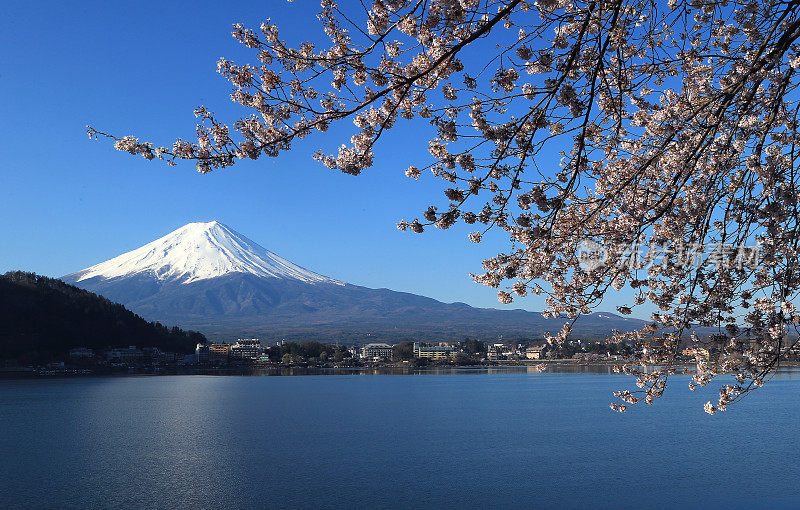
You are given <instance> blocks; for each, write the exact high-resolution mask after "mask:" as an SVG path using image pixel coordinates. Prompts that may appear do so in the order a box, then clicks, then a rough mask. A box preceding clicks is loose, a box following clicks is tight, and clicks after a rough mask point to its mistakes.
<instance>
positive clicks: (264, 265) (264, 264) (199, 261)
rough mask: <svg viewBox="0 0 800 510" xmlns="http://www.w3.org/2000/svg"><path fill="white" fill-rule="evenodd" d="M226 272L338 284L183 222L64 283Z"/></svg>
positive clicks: (228, 233)
mask: <svg viewBox="0 0 800 510" xmlns="http://www.w3.org/2000/svg"><path fill="white" fill-rule="evenodd" d="M231 273H246V274H251V275H255V276H258V277H263V278H290V279H293V280H299V281H301V282H306V283H321V282H325V283H336V284H340V285H341V282H337V281H336V280H333V279H331V278H328V277H326V276H322V275H319V274H317V273H314V272H311V271H309V270H307V269H303V268H302V267H300V266H297V265H295V264H292V263H291V262H289V261H288V260H286V259H284V258H281V257H279V256H278V255H275V254H274V253H272V252H271V251H269V250H267V249H266V248H264V247H262V246H260V245H259V244H257V243H255V242H253V241H251V240H250V239H248V238H247V237H245V236H243V235H242V234H239V233H238V232H235V231H234V230H232V229H231V228H229V227H227V226H225V225H223V224H222V223H219V222H218V221H209V222H198V223H189V224H188V225H184V226H183V227H181V228H179V229H177V230H175V231H174V232H170V233H169V234H167V235H165V236H164V237H162V238H160V239H156V240H155V241H153V242H152V243H148V244H146V245H144V246H142V247H141V248H137V249H135V250H133V251H129V252H128V253H123V254H122V255H120V256H118V257H114V258H113V259H111V260H107V261H106V262H102V263H100V264H97V265H94V266H92V267H89V268H87V269H84V270H83V271H78V272H77V273H73V274H71V275H67V276H66V277H65V278H68V279H71V280H72V279H74V281H75V282H76V283H77V282H81V281H84V280H90V279H92V278H95V277H97V278H104V279H110V278H121V277H127V276H134V275H150V276H152V277H154V278H155V279H156V280H159V281H174V282H179V283H183V284H188V283H192V282H196V281H199V280H208V279H210V278H217V277H220V276H223V275H226V274H231Z"/></svg>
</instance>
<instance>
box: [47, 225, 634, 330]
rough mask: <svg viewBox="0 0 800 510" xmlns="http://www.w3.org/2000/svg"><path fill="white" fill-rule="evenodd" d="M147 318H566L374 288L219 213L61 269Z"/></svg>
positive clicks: (461, 323) (413, 322)
mask: <svg viewBox="0 0 800 510" xmlns="http://www.w3.org/2000/svg"><path fill="white" fill-rule="evenodd" d="M62 279H63V280H64V281H65V282H67V283H71V284H73V285H77V286H78V287H82V288H85V289H87V290H90V291H92V292H95V293H97V294H100V295H102V296H105V297H106V298H108V299H110V300H112V301H116V302H119V303H122V304H123V305H125V306H126V307H127V308H128V309H130V310H132V311H134V312H136V313H138V314H139V315H141V316H142V317H144V318H146V319H148V320H152V321H160V322H162V323H163V324H169V325H178V326H181V327H183V328H189V329H195V330H199V331H201V332H202V333H204V334H205V335H206V336H207V337H209V338H212V339H218V338H222V339H230V338H232V337H233V338H235V337H236V336H237V335H238V336H242V335H247V336H261V337H264V338H286V339H317V340H323V341H335V340H344V341H350V342H353V341H359V340H371V341H374V340H375V339H379V338H382V339H386V340H404V339H417V340H443V339H448V338H449V339H454V338H455V339H463V338H464V337H465V336H469V337H471V338H480V339H485V340H492V339H496V338H497V337H498V336H499V335H504V336H505V337H506V338H515V337H525V338H536V337H541V336H542V335H544V334H545V333H556V332H557V331H558V330H559V329H560V328H561V325H562V324H563V323H564V320H563V319H545V318H544V317H542V315H541V314H540V313H536V312H527V311H524V310H495V309H491V308H473V307H471V306H468V305H466V304H464V303H449V304H448V303H442V302H440V301H436V300H435V299H431V298H427V297H424V296H418V295H415V294H410V293H407V292H397V291H393V290H389V289H370V288H367V287H361V286H358V285H352V284H349V283H344V282H340V281H337V280H334V279H332V278H328V277H327V276H322V275H320V274H317V273H314V272H313V271H309V270H307V269H304V268H302V267H300V266H298V265H295V264H293V263H291V262H289V261H288V260H286V259H283V258H281V257H279V256H278V255H276V254H274V253H272V252H271V251H269V250H267V249H266V248H264V247H262V246H261V245H259V244H258V243H256V242H254V241H252V240H250V239H248V238H247V237H245V236H243V235H241V234H239V233H237V232H236V231H234V230H233V229H231V228H229V227H227V226H225V225H223V224H221V223H219V222H216V221H211V222H207V223H190V224H188V225H185V226H183V227H181V228H179V229H178V230H175V231H174V232H172V233H170V234H167V235H166V236H164V237H162V238H160V239H157V240H155V241H153V242H151V243H148V244H146V245H144V246H142V247H141V248H137V249H135V250H133V251H131V252H128V253H125V254H122V255H120V256H118V257H114V258H113V259H111V260H108V261H106V262H102V263H100V264H97V265H94V266H92V267H89V268H86V269H84V270H82V271H78V272H76V273H72V274H69V275H67V276H64V277H63V278H62ZM641 324H642V321H639V320H637V319H626V318H623V317H619V316H617V315H614V314H610V313H603V314H592V315H590V316H587V317H583V318H581V320H579V321H578V322H577V323H576V324H575V326H574V327H573V332H574V333H575V335H576V336H583V337H602V336H605V335H607V334H608V333H610V332H611V330H612V329H619V330H631V329H634V328H638V327H640V326H641Z"/></svg>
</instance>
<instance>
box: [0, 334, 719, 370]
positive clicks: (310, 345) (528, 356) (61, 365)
mask: <svg viewBox="0 0 800 510" xmlns="http://www.w3.org/2000/svg"><path fill="white" fill-rule="evenodd" d="M645 348H646V347H645ZM641 350H642V348H641V347H640V348H639V349H635V348H633V347H632V346H630V345H628V344H625V343H607V342H601V341H579V340H574V341H570V342H566V343H565V344H563V345H561V346H558V347H553V346H551V345H550V344H548V343H541V342H533V341H519V342H516V341H513V342H512V341H502V339H500V340H499V341H497V342H494V343H487V342H483V341H480V340H474V339H465V340H463V341H460V342H452V341H450V342H435V343H426V342H414V341H402V342H399V343H396V344H389V343H384V342H373V343H368V344H364V345H337V344H323V343H320V342H317V341H313V340H310V341H300V342H287V341H283V340H278V341H274V342H271V343H269V344H267V343H263V342H262V340H261V339H259V338H240V339H237V340H236V341H233V342H216V343H198V344H197V345H196V347H195V351H194V352H193V353H176V352H166V351H162V350H160V349H158V348H156V347H141V348H140V347H137V346H135V345H131V346H128V347H109V348H107V349H90V348H86V347H76V348H73V349H71V350H69V353H68V356H67V357H66V359H64V360H56V361H51V362H48V363H47V364H44V365H37V364H22V363H19V362H17V363H13V362H7V363H6V364H5V366H3V367H0V374H2V375H5V376H24V375H29V376H65V375H123V374H203V373H208V374H231V373H250V372H252V371H260V370H269V369H277V368H287V367H295V368H320V369H324V368H360V367H369V368H381V367H386V368H397V367H402V368H425V367H442V366H446V367H459V366H464V367H474V366H499V365H512V366H513V365H529V364H530V365H538V364H541V363H548V364H549V363H559V364H565V363H566V364H575V365H579V364H590V363H591V364H622V363H627V362H631V361H633V360H634V358H635V356H636V355H637V354H641ZM714 354H715V353H714V350H713V349H707V348H703V347H686V348H684V349H683V350H682V352H681V357H680V361H682V362H686V363H690V362H694V361H697V360H699V359H705V360H708V359H710V358H713V356H714Z"/></svg>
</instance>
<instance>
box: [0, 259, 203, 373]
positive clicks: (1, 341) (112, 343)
mask: <svg viewBox="0 0 800 510" xmlns="http://www.w3.org/2000/svg"><path fill="white" fill-rule="evenodd" d="M204 341H205V337H203V335H201V334H199V333H193V332H186V331H180V330H178V329H177V328H173V329H167V328H166V327H164V326H162V325H160V324H153V323H149V322H147V321H145V320H144V319H142V318H141V317H138V316H136V315H135V314H134V313H133V312H131V311H129V310H126V309H125V307H123V306H122V305H120V304H117V303H112V302H110V301H109V300H107V299H104V298H102V297H100V296H97V295H95V294H92V293H91V292H88V291H86V290H83V289H79V288H77V287H74V286H72V285H67V284H65V283H63V282H61V281H59V280H55V279H52V278H46V277H44V276H38V275H35V274H33V273H23V272H10V273H6V274H5V275H0V359H15V358H20V357H27V358H30V359H49V358H52V357H55V358H61V359H63V355H64V354H66V352H67V351H68V350H69V349H71V348H73V347H89V348H94V349H97V348H105V347H119V346H128V345H137V346H139V347H158V348H160V349H162V350H165V351H172V352H191V351H192V350H193V349H194V346H195V345H196V344H197V342H204Z"/></svg>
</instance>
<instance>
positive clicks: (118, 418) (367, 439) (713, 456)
mask: <svg viewBox="0 0 800 510" xmlns="http://www.w3.org/2000/svg"><path fill="white" fill-rule="evenodd" d="M687 382H688V378H687V377H686V376H679V377H675V378H673V379H671V384H670V388H669V390H668V391H667V393H666V395H665V397H664V398H663V399H661V401H660V402H658V403H657V404H656V405H654V406H644V405H642V406H637V407H636V408H633V409H632V410H631V411H629V412H628V413H626V414H622V415H621V414H617V413H614V412H612V411H611V410H610V409H609V408H608V404H609V403H610V402H611V399H612V398H611V393H612V392H613V391H614V390H617V389H621V388H625V387H627V388H630V387H631V383H632V379H631V378H629V377H627V376H620V375H609V374H593V373H547V372H545V373H542V374H539V373H535V372H530V373H529V372H527V371H525V370H524V369H523V370H496V371H493V372H492V373H488V372H487V371H485V370H484V371H480V370H472V371H463V372H456V373H454V374H435V373H433V374H430V373H428V374H421V375H420V374H417V375H358V374H342V375H339V376H336V377H332V376H328V375H316V376H313V375H307V376H298V377H214V376H173V377H112V378H74V379H36V380H13V381H11V380H0V480H2V482H0V508H132V507H137V508H142V507H146V508H187V507H191V508H265V507H269V508H275V507H280V508H287V507H292V508H296V507H303V508H312V507H313V508H319V507H346V508H421V507H451V508H479V507H490V508H637V507H638V508H671V509H672V508H676V509H677V508H681V509H682V508H703V509H712V508H726V509H738V508H742V509H745V508H753V509H760V508H800V449H799V448H798V445H799V443H800V433H799V432H800V398H798V396H800V373H798V372H788V373H783V374H781V375H779V376H778V378H776V379H775V380H773V381H772V382H770V383H769V384H767V385H766V386H765V387H764V388H762V389H761V390H759V391H757V392H755V393H754V394H752V395H751V396H749V397H748V398H746V399H745V400H744V401H743V402H742V403H740V404H737V405H735V406H733V407H731V408H730V410H729V411H727V412H725V413H720V414H717V415H715V416H709V415H707V414H705V413H704V412H703V411H702V405H703V404H704V403H705V402H706V400H710V399H713V398H714V394H715V393H716V388H713V389H706V388H704V389H702V390H699V391H697V392H690V391H689V390H688V389H687V388H686V384H687Z"/></svg>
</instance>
